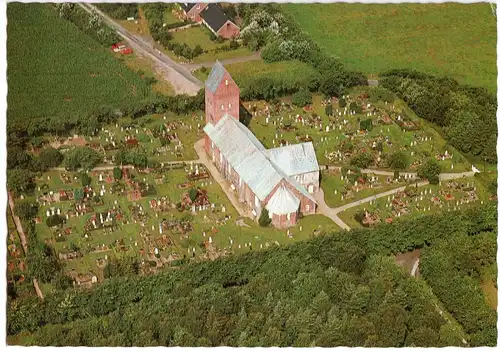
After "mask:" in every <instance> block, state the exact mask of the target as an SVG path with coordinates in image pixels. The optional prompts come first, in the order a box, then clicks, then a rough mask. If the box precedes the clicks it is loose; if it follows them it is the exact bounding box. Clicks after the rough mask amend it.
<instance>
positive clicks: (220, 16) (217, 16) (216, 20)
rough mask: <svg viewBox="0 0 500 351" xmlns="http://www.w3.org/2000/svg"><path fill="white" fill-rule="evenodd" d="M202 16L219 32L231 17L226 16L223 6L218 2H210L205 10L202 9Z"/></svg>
mask: <svg viewBox="0 0 500 351" xmlns="http://www.w3.org/2000/svg"><path fill="white" fill-rule="evenodd" d="M200 15H201V17H202V18H203V19H204V20H205V22H207V24H208V25H209V26H210V27H211V28H212V29H213V30H214V32H217V31H218V30H219V29H221V28H222V26H223V25H224V23H226V22H227V21H228V20H229V18H228V17H227V16H226V14H225V13H224V11H223V10H222V8H221V7H220V6H219V5H218V4H209V5H207V7H205V9H204V10H203V11H201V14H200Z"/></svg>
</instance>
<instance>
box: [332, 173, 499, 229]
mask: <svg viewBox="0 0 500 351" xmlns="http://www.w3.org/2000/svg"><path fill="white" fill-rule="evenodd" d="M485 201H496V200H495V199H494V198H491V197H490V194H489V193H488V191H487V190H486V189H485V188H484V186H483V185H482V183H480V182H478V181H476V180H475V179H474V178H473V177H470V178H462V179H458V180H452V181H443V182H441V183H440V184H439V185H426V186H423V187H415V185H408V186H407V187H406V188H405V190H404V191H399V192H397V193H395V194H393V195H389V196H386V197H383V198H379V199H376V200H372V201H370V202H367V203H364V204H361V205H359V206H356V207H353V208H350V209H347V210H345V211H344V212H341V213H339V217H340V218H341V219H342V220H343V221H344V222H345V223H346V224H347V225H349V226H350V227H352V228H356V227H361V226H371V225H373V222H374V221H375V218H376V219H377V221H378V222H380V221H384V222H386V223H392V222H393V221H394V220H397V219H402V218H415V217H418V216H421V215H425V214H429V213H432V212H437V211H453V210H459V209H462V208H464V207H466V206H474V204H478V203H484V202H485Z"/></svg>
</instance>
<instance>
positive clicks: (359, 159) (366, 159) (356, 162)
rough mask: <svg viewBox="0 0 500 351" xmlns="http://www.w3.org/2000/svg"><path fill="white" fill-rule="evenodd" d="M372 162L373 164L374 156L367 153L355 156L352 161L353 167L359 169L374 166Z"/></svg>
mask: <svg viewBox="0 0 500 351" xmlns="http://www.w3.org/2000/svg"><path fill="white" fill-rule="evenodd" d="M372 162H373V156H372V155H371V154H370V153H369V152H366V151H364V152H360V153H358V154H356V155H354V156H353V157H352V158H351V160H350V164H351V165H353V166H356V167H359V168H367V167H368V166H369V165H371V164H372Z"/></svg>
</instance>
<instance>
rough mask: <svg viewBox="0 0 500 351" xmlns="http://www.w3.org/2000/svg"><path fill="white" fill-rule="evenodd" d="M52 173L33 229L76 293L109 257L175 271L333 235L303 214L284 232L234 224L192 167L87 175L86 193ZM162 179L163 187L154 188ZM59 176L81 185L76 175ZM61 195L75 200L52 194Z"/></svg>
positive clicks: (213, 187)
mask: <svg viewBox="0 0 500 351" xmlns="http://www.w3.org/2000/svg"><path fill="white" fill-rule="evenodd" d="M159 170H162V172H160V171H159ZM57 173H59V172H56V171H50V172H46V173H44V174H42V176H41V177H39V178H37V188H36V190H35V197H34V198H33V200H34V201H37V202H38V204H39V206H40V207H39V218H40V220H39V221H38V223H37V224H36V230H37V233H38V235H39V236H40V238H41V239H42V240H43V241H45V242H46V243H48V244H50V245H52V246H53V247H54V248H55V250H56V253H57V256H58V257H59V259H60V261H61V262H63V263H64V265H65V271H66V272H67V273H68V275H70V276H71V277H73V279H74V281H75V284H76V286H79V287H89V286H92V284H95V283H97V282H100V281H103V280H104V275H103V269H104V267H105V266H106V265H107V262H108V261H109V260H110V259H112V258H122V257H126V256H132V257H137V258H138V259H139V261H140V262H143V263H144V264H143V265H141V271H145V272H146V271H147V272H151V271H156V270H158V269H162V268H164V267H166V266H167V267H176V266H177V265H178V263H179V262H180V261H179V260H182V259H188V260H204V259H215V258H217V257H220V256H223V255H229V254H233V253H238V252H245V251H248V250H253V249H261V248H266V247H269V246H271V245H283V244H287V243H290V242H293V241H296V240H301V239H305V238H308V237H310V236H312V235H317V234H318V233H320V232H325V231H328V232H331V231H335V230H338V227H337V226H336V225H335V223H333V222H332V221H331V220H330V219H329V218H327V217H324V216H321V215H312V216H306V217H305V218H304V219H302V220H301V222H300V225H299V226H297V227H294V228H291V229H290V230H288V231H287V232H284V231H279V230H277V229H275V228H272V227H270V228H262V227H259V226H258V224H257V223H256V222H253V221H251V220H249V219H243V218H239V217H238V213H237V211H236V209H235V208H234V207H233V206H232V205H231V203H230V202H229V200H228V199H227V197H226V196H225V194H224V192H223V191H222V189H221V188H220V186H219V185H218V183H216V182H215V181H214V180H213V179H212V177H211V176H210V173H209V172H208V170H206V169H205V168H204V167H202V166H201V165H196V164H192V163H186V164H183V165H182V167H177V169H165V165H161V164H155V165H154V166H153V168H148V169H137V168H136V169H123V172H122V173H123V177H122V179H114V177H113V176H112V171H92V172H89V175H90V177H91V183H90V185H89V186H87V187H84V188H82V186H81V184H80V182H79V180H78V181H75V182H71V183H64V182H63V181H62V179H61V177H60V176H59V174H57ZM61 173H63V172H61ZM160 173H163V176H164V181H162V182H159V183H158V182H155V179H156V177H158V175H159V174H160ZM64 174H65V177H69V178H70V179H74V178H75V177H77V179H79V178H78V175H77V173H73V172H67V171H65V172H64ZM94 191H96V193H94ZM62 192H64V193H65V194H73V195H72V196H56V195H59V194H60V193H62ZM129 195H131V196H129ZM48 196H51V199H53V201H49V199H48ZM49 224H50V226H49ZM152 262H154V263H152Z"/></svg>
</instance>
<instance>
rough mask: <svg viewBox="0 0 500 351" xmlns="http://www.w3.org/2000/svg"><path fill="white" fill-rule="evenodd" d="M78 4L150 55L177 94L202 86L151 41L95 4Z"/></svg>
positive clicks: (191, 92)
mask: <svg viewBox="0 0 500 351" xmlns="http://www.w3.org/2000/svg"><path fill="white" fill-rule="evenodd" d="M78 5H80V6H81V7H82V8H83V9H84V10H85V11H87V12H89V13H91V12H92V11H95V12H97V13H98V14H99V15H100V16H101V17H102V18H103V20H104V21H105V22H106V23H107V24H108V25H109V26H110V27H112V28H114V29H115V30H116V32H117V33H118V35H120V36H121V37H122V38H123V39H125V40H126V41H127V42H128V43H129V44H130V46H131V47H132V48H133V49H134V50H135V51H138V52H140V53H141V54H144V55H146V56H148V57H150V58H151V59H152V60H153V62H154V63H155V64H156V65H158V66H159V67H160V68H161V71H163V72H165V74H166V77H165V78H166V80H168V81H169V82H170V84H172V86H173V88H174V90H175V92H176V93H177V94H188V95H196V93H197V92H198V91H199V90H200V88H202V87H203V83H202V82H201V81H200V80H199V79H198V78H196V77H195V76H193V75H192V74H191V72H190V71H189V69H188V68H186V67H184V66H182V65H180V64H178V63H177V62H175V61H174V60H172V59H171V58H170V57H168V56H167V55H165V54H163V53H162V52H161V51H159V50H158V49H155V48H154V46H153V44H152V43H150V42H148V41H146V40H144V39H143V38H142V37H140V36H138V35H135V34H133V33H130V32H129V31H128V30H126V29H125V28H124V27H122V26H121V25H120V24H118V23H117V22H116V21H115V20H113V19H112V18H110V17H108V16H107V15H106V14H105V13H103V12H102V11H100V10H99V9H98V8H96V7H95V6H93V5H91V4H89V3H78Z"/></svg>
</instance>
